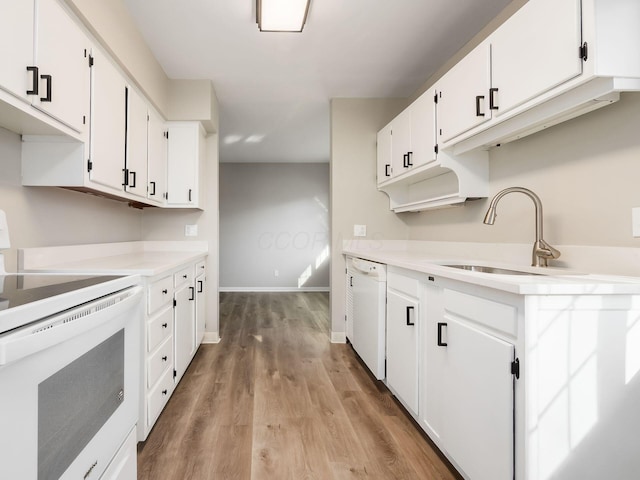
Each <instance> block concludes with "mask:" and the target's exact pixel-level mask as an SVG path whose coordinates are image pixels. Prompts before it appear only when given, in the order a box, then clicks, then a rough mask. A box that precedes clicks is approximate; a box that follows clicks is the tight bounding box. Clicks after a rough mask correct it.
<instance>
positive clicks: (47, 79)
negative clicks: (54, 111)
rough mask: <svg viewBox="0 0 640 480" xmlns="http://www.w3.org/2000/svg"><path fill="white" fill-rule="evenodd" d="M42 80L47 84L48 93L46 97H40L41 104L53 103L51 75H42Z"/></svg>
mask: <svg viewBox="0 0 640 480" xmlns="http://www.w3.org/2000/svg"><path fill="white" fill-rule="evenodd" d="M40 78H41V79H42V80H44V81H45V82H47V93H46V95H45V96H44V97H40V101H41V102H50V101H51V88H52V83H53V80H52V79H51V75H40Z"/></svg>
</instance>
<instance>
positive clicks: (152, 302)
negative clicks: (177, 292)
mask: <svg viewBox="0 0 640 480" xmlns="http://www.w3.org/2000/svg"><path fill="white" fill-rule="evenodd" d="M172 298H173V279H172V278H171V276H169V277H165V278H163V279H161V280H158V281H157V282H153V283H152V284H151V285H149V303H148V305H147V312H148V313H149V314H151V313H153V312H155V311H156V310H158V309H159V308H160V307H162V306H163V305H166V304H168V303H169V302H170V301H171V300H172Z"/></svg>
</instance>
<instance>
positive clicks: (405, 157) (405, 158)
mask: <svg viewBox="0 0 640 480" xmlns="http://www.w3.org/2000/svg"><path fill="white" fill-rule="evenodd" d="M402 166H403V167H404V168H409V154H408V153H405V154H404V155H403V156H402Z"/></svg>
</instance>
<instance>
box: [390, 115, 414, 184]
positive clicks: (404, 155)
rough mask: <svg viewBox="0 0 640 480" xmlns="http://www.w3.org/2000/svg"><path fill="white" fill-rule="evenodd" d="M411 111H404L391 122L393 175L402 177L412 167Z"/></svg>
mask: <svg viewBox="0 0 640 480" xmlns="http://www.w3.org/2000/svg"><path fill="white" fill-rule="evenodd" d="M410 151H411V111H410V109H408V108H407V109H406V110H404V111H403V112H402V113H401V114H400V115H398V116H397V117H396V118H394V119H393V121H392V122H391V166H392V169H393V173H392V175H393V176H394V177H397V176H398V175H402V174H403V173H404V172H406V171H407V170H408V169H409V168H410V167H411V162H410V158H409V152H410Z"/></svg>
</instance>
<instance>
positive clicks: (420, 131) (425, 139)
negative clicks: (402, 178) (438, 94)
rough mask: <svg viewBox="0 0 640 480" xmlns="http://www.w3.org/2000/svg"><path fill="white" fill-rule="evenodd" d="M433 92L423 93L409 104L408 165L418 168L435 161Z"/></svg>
mask: <svg viewBox="0 0 640 480" xmlns="http://www.w3.org/2000/svg"><path fill="white" fill-rule="evenodd" d="M435 106H436V104H435V101H434V92H433V91H431V90H428V91H426V92H425V93H423V94H422V95H421V96H420V97H419V98H418V99H417V100H416V101H415V102H413V103H412V104H411V107H410V111H411V148H410V150H409V151H410V154H409V163H411V164H412V165H411V167H412V168H415V167H419V166H420V165H425V164H427V163H430V162H433V161H435V160H436V152H435V146H436V143H437V141H436V117H435V114H436V111H435Z"/></svg>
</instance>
